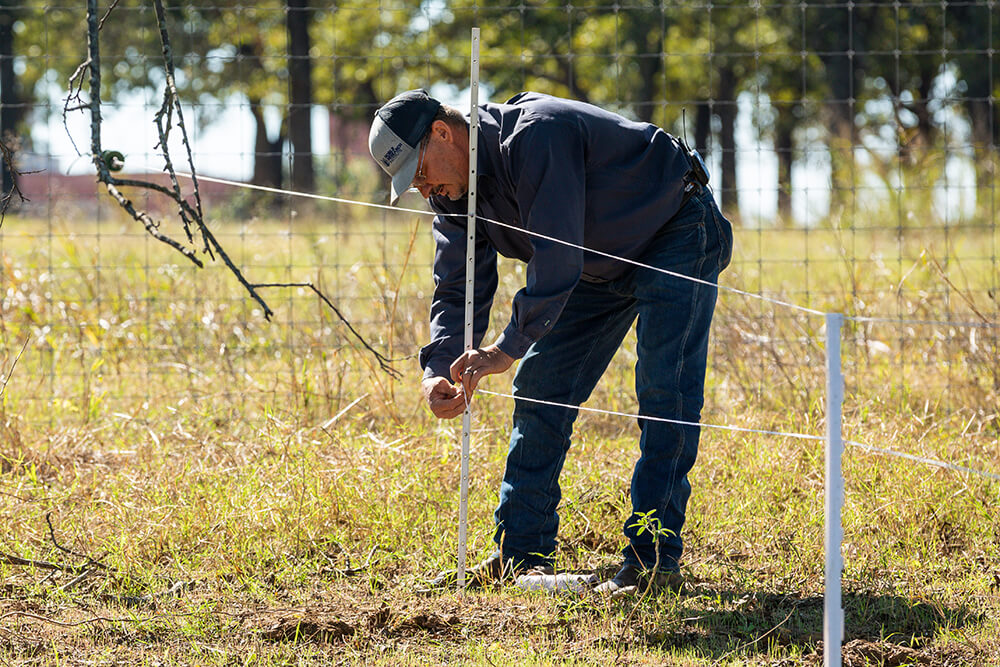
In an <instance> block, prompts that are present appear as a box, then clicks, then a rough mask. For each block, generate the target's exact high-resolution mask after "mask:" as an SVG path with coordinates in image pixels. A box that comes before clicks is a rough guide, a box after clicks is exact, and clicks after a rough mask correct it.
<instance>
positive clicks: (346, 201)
mask: <svg viewBox="0 0 1000 667" xmlns="http://www.w3.org/2000/svg"><path fill="white" fill-rule="evenodd" d="M177 175H178V176H184V177H186V178H190V177H191V176H190V174H185V173H182V172H177ZM198 179H199V180H202V181H209V182H212V183H221V184H223V185H233V186H236V187H242V188H248V189H251V190H261V191H263V192H273V193H275V194H283V195H292V196H297V197H307V198H309V199H321V200H323V201H331V202H337V203H341V204H354V205H357V206H367V207H369V208H378V209H388V210H391V211H399V212H401V213H416V214H418V215H430V216H438V215H440V216H443V217H458V216H461V217H465V215H466V214H464V213H435V212H433V211H422V210H420V209H415V208H402V207H395V206H389V205H388V204H373V203H371V202H363V201H356V200H352V199H343V198H341V197H331V196H329V195H318V194H314V193H311V192H295V191H293V190H282V189H280V188H272V187H268V186H264V185H253V184H251V183H241V182H239V181H231V180H227V179H223V178H211V177H209V176H199V177H198ZM476 218H477V219H478V220H482V221H483V222H487V223H490V224H492V225H496V226H498V227H504V228H507V229H512V230H514V231H516V232H521V233H522V234H526V235H528V236H533V237H535V238H539V239H542V240H544V241H551V242H553V243H559V244H561V245H565V246H568V247H570V248H576V249H577V250H583V251H585V252H590V253H593V254H595V255H600V256H602V257H608V258H610V259H616V260H618V261H620V262H624V263H626V264H631V265H633V266H636V267H639V268H641V269H649V270H651V271H656V272H658V273H662V274H664V275H668V276H673V277H674V278H683V279H684V280H689V281H691V282H693V283H699V284H701V285H708V286H709V287H715V288H717V289H721V290H724V291H726V292H732V293H733V294H739V295H741V296H746V297H750V298H753V299H760V300H761V301H766V302H768V303H772V304H774V305H777V306H784V307H786V308H792V309H794V310H800V311H802V312H805V313H809V314H811V315H824V314H825V313H824V312H823V311H821V310H815V309H813V308H806V307H805V306H799V305H797V304H794V303H789V302H787V301H781V300H779V299H773V298H770V297H766V296H764V295H762V294H754V293H752V292H745V291H743V290H740V289H736V288H735V287H728V286H726V285H720V284H718V283H713V282H711V281H708V280H702V279H700V278H694V277H692V276H686V275H684V274H683V273H677V272H675V271H670V270H668V269H662V268H660V267H658V266H652V265H650V264H644V263H642V262H638V261H636V260H633V259H626V258H625V257H619V256H617V255H613V254H611V253H607V252H603V251H601V250H594V249H593V248H588V247H586V246H582V245H578V244H576V243H571V242H570V241H564V240H562V239H559V238H556V237H554V236H548V235H546V234H540V233H538V232H533V231H530V230H527V229H521V228H520V227H517V226H515V225H510V224H507V223H505V222H500V221H499V220H492V219H490V218H487V217H484V216H481V215H480V216H476Z"/></svg>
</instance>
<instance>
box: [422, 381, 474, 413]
mask: <svg viewBox="0 0 1000 667" xmlns="http://www.w3.org/2000/svg"><path fill="white" fill-rule="evenodd" d="M421 388H422V389H423V393H424V398H425V399H426V400H427V407H429V408H430V410H431V412H432V413H433V414H434V416H435V417H437V418H439V419H451V418H453V417H457V416H458V415H460V414H462V413H463V412H464V411H465V394H464V393H463V391H462V390H460V389H459V388H458V387H456V386H455V385H453V384H451V383H450V382H448V380H447V378H443V377H435V378H428V379H426V380H424V381H423V383H422V384H421Z"/></svg>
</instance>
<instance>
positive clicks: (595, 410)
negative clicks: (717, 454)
mask: <svg viewBox="0 0 1000 667" xmlns="http://www.w3.org/2000/svg"><path fill="white" fill-rule="evenodd" d="M477 391H478V392H479V393H481V394H489V395H490V396H500V397H502V398H513V399H514V400H516V401H527V402H529V403H538V404H540V405H551V406H552V407H556V408H569V409H571V410H582V411H584V412H593V413H596V414H601V415H612V416H614V417H629V418H631V419H645V420H647V421H652V422H663V423H665V424H679V425H681V426H700V427H702V428H714V429H718V430H721V431H736V432H738V433H757V434H759V435H779V436H784V437H787V438H799V439H800V440H823V436H821V435H809V434H808V433H785V432H784V431H765V430H763V429H756V428H746V427H744V426H722V425H720V424H703V423H699V422H688V421H683V420H681V419H669V418H667V417H653V416H649V415H637V414H633V413H631V412H616V411H615V410H603V409H601V408H585V407H582V406H579V405H571V404H569V403H557V402H555V401H545V400H542V399H540V398H528V397H526V396H514V395H513V394H504V393H501V392H498V391H489V390H488V389H477Z"/></svg>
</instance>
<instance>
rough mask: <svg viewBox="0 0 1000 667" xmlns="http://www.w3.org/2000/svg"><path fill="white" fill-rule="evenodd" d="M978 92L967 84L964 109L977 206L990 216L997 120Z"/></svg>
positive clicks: (989, 105) (978, 209)
mask: <svg viewBox="0 0 1000 667" xmlns="http://www.w3.org/2000/svg"><path fill="white" fill-rule="evenodd" d="M977 95H978V91H976V92H973V91H972V90H971V86H970V91H969V99H968V100H967V101H966V102H965V109H966V112H967V113H968V114H969V124H970V125H971V129H972V159H973V163H974V167H975V170H976V210H977V212H978V213H979V214H980V215H982V216H989V215H991V214H992V211H990V206H991V202H990V198H989V193H990V192H992V188H993V183H994V178H995V177H996V166H997V164H996V163H997V152H996V142H997V131H998V129H1000V123H998V121H997V116H996V114H997V112H996V111H995V110H994V109H993V108H992V106H993V105H991V104H990V102H989V99H988V98H987V97H985V96H984V97H977ZM987 219H988V218H987Z"/></svg>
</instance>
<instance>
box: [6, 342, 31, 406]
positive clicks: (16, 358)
mask: <svg viewBox="0 0 1000 667" xmlns="http://www.w3.org/2000/svg"><path fill="white" fill-rule="evenodd" d="M29 340H30V338H29V337H28V336H25V338H24V345H22V346H21V351H20V352H18V353H17V356H16V357H14V363H12V364H11V365H10V370H9V371H7V375H6V376H5V377H4V379H3V385H0V398H3V393H4V392H5V391H7V383H8V382H10V378H11V376H12V375H14V367H15V366H17V362H18V361H20V360H21V355H22V354H24V349H25V348H26V347H28V341H29Z"/></svg>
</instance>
